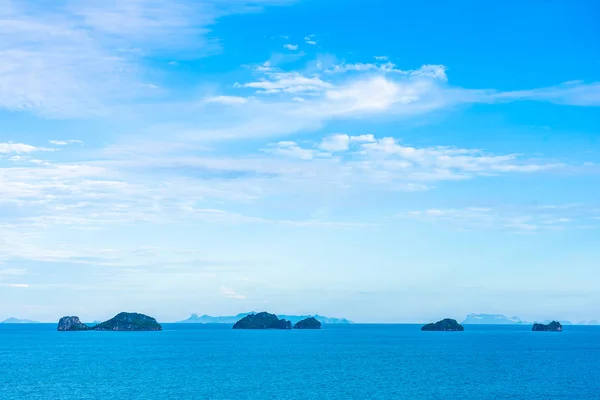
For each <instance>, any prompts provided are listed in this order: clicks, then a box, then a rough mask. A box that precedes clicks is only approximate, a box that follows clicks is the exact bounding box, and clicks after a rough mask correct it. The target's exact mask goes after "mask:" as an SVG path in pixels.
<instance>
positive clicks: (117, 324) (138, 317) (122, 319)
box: [57, 312, 162, 331]
mask: <svg viewBox="0 0 600 400" xmlns="http://www.w3.org/2000/svg"><path fill="white" fill-rule="evenodd" d="M57 330H59V331H160V330H162V326H160V324H159V323H158V322H156V320H155V319H154V318H152V317H149V316H147V315H144V314H138V313H126V312H122V313H119V314H117V315H115V316H114V317H113V318H111V319H109V320H108V321H104V322H101V323H99V324H98V325H95V326H88V325H86V324H84V323H82V322H81V321H80V320H79V317H62V318H61V319H60V321H58V328H57Z"/></svg>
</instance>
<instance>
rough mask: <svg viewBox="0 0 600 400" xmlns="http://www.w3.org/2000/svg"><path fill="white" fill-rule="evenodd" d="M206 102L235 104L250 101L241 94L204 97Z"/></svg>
mask: <svg viewBox="0 0 600 400" xmlns="http://www.w3.org/2000/svg"><path fill="white" fill-rule="evenodd" d="M204 102H205V103H216V104H224V105H231V106H235V105H240V104H246V103H247V102H248V99H247V98H245V97H239V96H215V97H208V98H206V99H204Z"/></svg>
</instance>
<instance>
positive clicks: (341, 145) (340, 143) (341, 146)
mask: <svg viewBox="0 0 600 400" xmlns="http://www.w3.org/2000/svg"><path fill="white" fill-rule="evenodd" d="M349 143H350V136H348V135H346V134H343V133H340V134H336V135H331V136H327V137H326V138H324V139H323V140H322V141H321V144H320V145H319V147H320V148H321V149H323V150H327V151H346V150H348V144H349Z"/></svg>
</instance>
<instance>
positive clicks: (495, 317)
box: [462, 314, 527, 325]
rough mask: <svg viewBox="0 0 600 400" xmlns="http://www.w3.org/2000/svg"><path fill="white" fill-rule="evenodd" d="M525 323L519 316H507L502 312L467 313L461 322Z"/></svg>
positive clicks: (466, 323) (487, 323)
mask: <svg viewBox="0 0 600 400" xmlns="http://www.w3.org/2000/svg"><path fill="white" fill-rule="evenodd" d="M526 323H527V322H525V321H523V320H521V318H519V317H510V318H507V317H506V316H504V315H502V314H469V315H467V318H465V320H464V321H463V322H462V324H463V325H518V324H526Z"/></svg>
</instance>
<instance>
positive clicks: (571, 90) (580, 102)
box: [485, 81, 600, 106]
mask: <svg viewBox="0 0 600 400" xmlns="http://www.w3.org/2000/svg"><path fill="white" fill-rule="evenodd" d="M485 99H486V100H487V101H516V100H534V101H547V102H550V103H556V104H567V105H576V106H600V82H592V83H584V82H581V81H572V82H565V83H563V84H561V85H558V86H551V87H546V88H539V89H532V90H516V91H511V92H491V93H488V95H487V97H486V98H485Z"/></svg>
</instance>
